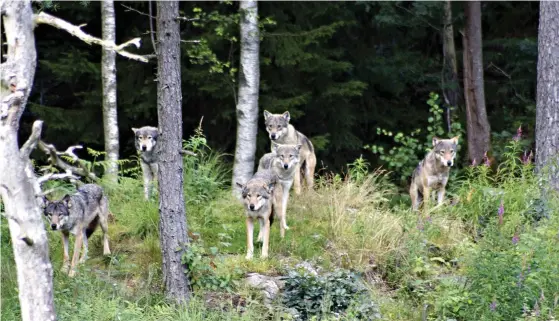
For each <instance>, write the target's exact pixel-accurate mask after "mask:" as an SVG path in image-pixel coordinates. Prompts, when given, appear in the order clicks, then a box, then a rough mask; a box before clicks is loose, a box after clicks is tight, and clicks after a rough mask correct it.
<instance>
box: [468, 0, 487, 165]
mask: <svg viewBox="0 0 559 321" xmlns="http://www.w3.org/2000/svg"><path fill="white" fill-rule="evenodd" d="M462 39H463V44H464V96H465V100H466V119H467V132H468V157H469V159H470V162H471V161H473V160H476V162H477V163H479V162H480V161H481V160H482V158H483V155H484V154H485V152H487V151H489V148H490V133H491V128H490V126H489V121H488V120H487V111H486V108H485V91H484V81H483V55H482V36H481V5H480V2H479V1H470V2H468V3H467V4H466V30H465V33H464V34H463V38H462Z"/></svg>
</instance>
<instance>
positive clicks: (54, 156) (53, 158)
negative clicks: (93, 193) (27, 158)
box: [38, 140, 98, 181]
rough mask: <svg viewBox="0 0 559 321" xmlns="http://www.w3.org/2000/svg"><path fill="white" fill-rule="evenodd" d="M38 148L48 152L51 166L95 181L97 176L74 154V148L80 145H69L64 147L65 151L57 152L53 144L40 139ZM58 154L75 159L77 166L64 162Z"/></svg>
mask: <svg viewBox="0 0 559 321" xmlns="http://www.w3.org/2000/svg"><path fill="white" fill-rule="evenodd" d="M38 146H39V149H40V150H42V151H43V152H45V153H46V154H48V155H49V156H50V158H49V161H50V163H51V164H52V165H53V166H57V167H59V168H61V169H63V170H64V171H66V173H70V174H71V173H76V174H77V175H80V176H83V177H88V178H90V179H92V180H94V181H97V180H98V178H97V176H96V175H95V174H93V173H91V172H90V171H89V169H88V168H87V167H86V166H85V164H84V163H83V162H82V161H81V160H80V159H79V158H78V157H77V156H76V155H75V154H74V150H75V149H76V148H83V147H82V146H79V145H78V146H71V147H68V149H66V151H64V152H59V151H57V150H56V147H54V145H52V144H47V143H45V142H43V141H42V140H40V141H39V145H38ZM59 155H68V156H70V157H72V160H74V161H75V163H76V164H77V166H78V167H76V166H72V165H70V164H68V163H66V162H65V161H63V160H62V159H61V158H60V157H59Z"/></svg>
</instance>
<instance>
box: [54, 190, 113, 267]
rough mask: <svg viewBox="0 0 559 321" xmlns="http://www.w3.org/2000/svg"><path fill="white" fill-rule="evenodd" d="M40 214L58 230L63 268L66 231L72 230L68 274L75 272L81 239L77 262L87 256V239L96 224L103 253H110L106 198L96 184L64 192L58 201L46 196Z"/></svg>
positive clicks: (67, 241)
mask: <svg viewBox="0 0 559 321" xmlns="http://www.w3.org/2000/svg"><path fill="white" fill-rule="evenodd" d="M44 214H45V216H46V217H47V219H48V220H49V222H50V226H51V228H52V229H53V230H55V231H56V230H60V232H62V241H63V244H64V263H63V266H62V269H63V271H67V270H68V263H69V262H68V261H69V258H70V256H69V254H68V246H69V244H68V243H69V234H70V233H72V234H74V235H75V236H76V241H75V243H74V253H73V255H72V263H71V265H70V273H69V275H70V276H74V274H75V273H76V271H75V267H76V264H77V262H78V257H79V255H80V249H81V247H82V243H83V253H82V256H81V259H80V263H83V262H85V260H86V259H87V252H88V244H87V239H88V238H89V236H91V234H93V232H94V231H95V229H96V228H97V225H101V230H103V255H109V254H111V250H110V249H109V235H108V233H109V226H108V219H109V201H108V200H107V197H106V195H105V194H104V192H103V189H102V188H101V187H100V186H99V185H96V184H85V185H82V186H80V187H79V188H78V190H77V192H76V193H75V194H72V195H66V196H64V197H63V198H62V199H61V200H59V201H52V202H51V201H48V200H47V202H46V205H45V209H44Z"/></svg>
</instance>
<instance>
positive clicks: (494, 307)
mask: <svg viewBox="0 0 559 321" xmlns="http://www.w3.org/2000/svg"><path fill="white" fill-rule="evenodd" d="M496 308H497V302H496V301H495V300H493V302H491V304H490V305H489V309H490V310H491V311H493V312H495V309H496Z"/></svg>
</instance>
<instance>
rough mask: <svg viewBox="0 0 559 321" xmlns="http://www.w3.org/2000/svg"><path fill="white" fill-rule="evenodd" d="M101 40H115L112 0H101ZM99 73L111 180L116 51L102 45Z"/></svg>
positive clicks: (115, 150)
mask: <svg viewBox="0 0 559 321" xmlns="http://www.w3.org/2000/svg"><path fill="white" fill-rule="evenodd" d="M101 20H102V21H103V27H102V29H103V30H102V37H103V40H105V41H109V42H113V43H114V42H115V7H114V2H113V0H103V1H102V2H101ZM102 50H103V56H102V59H101V68H102V69H101V74H102V78H103V132H104V136H105V152H106V153H107V160H108V166H107V169H106V175H105V176H107V177H108V178H109V179H110V180H111V181H112V182H114V183H116V182H117V180H118V163H117V161H118V150H119V141H118V115H117V106H116V52H114V51H113V50H110V49H106V48H104V47H103V49H102Z"/></svg>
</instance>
